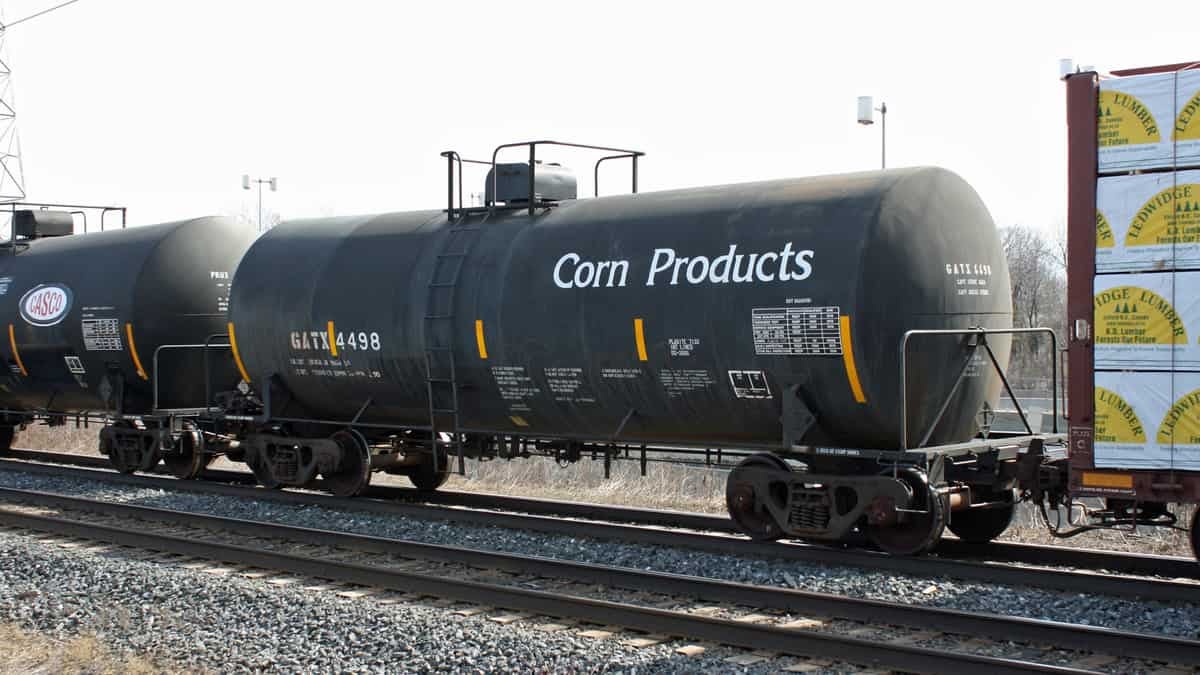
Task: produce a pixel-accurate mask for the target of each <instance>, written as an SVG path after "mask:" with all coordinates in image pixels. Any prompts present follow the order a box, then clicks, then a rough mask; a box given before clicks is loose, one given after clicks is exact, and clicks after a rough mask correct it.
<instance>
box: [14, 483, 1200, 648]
mask: <svg viewBox="0 0 1200 675" xmlns="http://www.w3.org/2000/svg"><path fill="white" fill-rule="evenodd" d="M0 486H4V487H13V488H21V489H30V490H49V491H54V492H60V493H64V494H72V495H77V496H80V497H86V498H91V499H103V500H110V501H121V502H131V503H136V504H141V505H147V506H155V507H159V508H166V509H178V510H186V511H193V512H197V513H207V514H213V515H221V516H227V517H234V518H249V519H255V520H264V521H271V522H278V523H286V524H290V525H298V526H303V527H317V528H324V529H331V530H337V531H342V532H355V533H362V534H370V535H374V536H383V537H392V538H398V539H412V540H416V541H423V542H430V543H439V544H448V545H457V546H470V547H474V548H480V549H486V550H496V551H505V552H511V553H516V554H526V555H528V554H536V555H541V556H548V557H554V558H560V559H569V560H577V561H583V562H596V563H604V564H610V565H618V566H623V567H632V568H639V569H649V570H659V571H666V572H674V573H678V574H691V575H697V576H707V577H713V578H719V579H726V580H731V581H740V582H746V583H754V584H765V585H777V586H784V587H796V588H801V589H804V590H809V591H817V592H825V593H837V594H843V595H850V596H856V597H866V598H873V599H880V600H890V601H897V602H907V603H912V604H920V605H930V606H937V607H945V608H952V609H959V610H965V611H971V612H987V613H997V614H1008V615H1013V616H1025V617H1031V618H1036V619H1046V620H1052V621H1062V622H1070V623H1082V624H1086V625H1094V626H1106V627H1111V628H1114V629H1119V630H1133V631H1139V632H1146V633H1163V634H1168V635H1176V636H1181V637H1188V638H1198V637H1200V606H1198V605H1196V604H1191V603H1177V604H1176V603H1172V604H1166V603H1161V602H1138V601H1133V600H1126V599H1120V598H1113V597H1108V596H1090V595H1083V594H1071V593H1061V592H1055V591H1046V590H1039V589H1019V590H1014V589H1012V588H1009V587H1005V586H999V585H990V584H982V583H977V582H966V581H958V580H952V579H937V578H935V579H931V578H928V577H913V576H902V575H892V574H888V573H883V572H875V571H871V570H864V569H858V568H839V567H823V566H818V565H809V564H805V563H800V562H795V561H782V560H777V559H762V558H755V557H740V556H722V555H716V554H709V553H703V552H697V551H689V550H682V549H678V550H677V549H670V548H663V547H653V546H646V545H640V544H622V543H615V542H605V541H596V540H591V539H586V538H582V537H567V536H558V535H549V534H542V533H536V532H529V531H523V530H508V529H503V528H494V527H477V526H469V525H460V524H451V523H444V522H439V521H433V520H430V521H421V520H412V519H399V518H388V517H384V516H376V515H370V514H362V513H353V512H346V511H339V510H334V509H328V508H323V507H311V506H309V507H301V506H291V505H284V504H275V503H270V502H260V501H250V500H229V499H222V498H219V497H211V496H205V495H196V494H188V493H184V492H168V491H163V490H157V489H140V488H130V487H118V486H111V485H104V484H101V483H96V482H93V481H81V480H76V479H69V478H49V477H40V476H29V475H23V474H20V473H16V472H7V471H0Z"/></svg>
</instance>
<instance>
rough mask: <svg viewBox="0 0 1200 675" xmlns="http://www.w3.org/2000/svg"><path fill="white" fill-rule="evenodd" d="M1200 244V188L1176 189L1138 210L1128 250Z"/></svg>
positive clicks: (1166, 192)
mask: <svg viewBox="0 0 1200 675" xmlns="http://www.w3.org/2000/svg"><path fill="white" fill-rule="evenodd" d="M1196 242H1200V185H1197V184H1195V183H1184V184H1183V185H1173V186H1171V187H1169V188H1167V189H1165V190H1163V191H1161V192H1159V193H1158V194H1156V195H1154V196H1153V197H1151V198H1150V199H1149V200H1148V201H1147V202H1146V203H1145V204H1143V205H1142V208H1140V209H1138V212H1137V215H1135V216H1134V217H1133V222H1131V223H1130V224H1129V232H1128V234H1126V235H1125V245H1126V246H1153V245H1155V244H1195V243H1196Z"/></svg>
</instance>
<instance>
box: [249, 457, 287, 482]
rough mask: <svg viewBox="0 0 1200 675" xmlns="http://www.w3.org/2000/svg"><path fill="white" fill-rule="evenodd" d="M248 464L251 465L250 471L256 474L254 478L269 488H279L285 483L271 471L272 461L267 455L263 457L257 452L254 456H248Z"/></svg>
mask: <svg viewBox="0 0 1200 675" xmlns="http://www.w3.org/2000/svg"><path fill="white" fill-rule="evenodd" d="M246 464H247V465H248V466H249V467H250V473H252V474H254V480H256V481H258V484H259V485H261V486H263V487H265V488H267V489H268V490H278V489H280V488H282V487H283V483H281V482H279V479H278V478H276V477H275V474H274V472H272V471H271V464H270V461H269V460H268V459H267V458H266V457H261V456H259V455H258V454H257V453H256V454H255V455H254V456H253V457H247V458H246Z"/></svg>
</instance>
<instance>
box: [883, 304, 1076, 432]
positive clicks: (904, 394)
mask: <svg viewBox="0 0 1200 675" xmlns="http://www.w3.org/2000/svg"><path fill="white" fill-rule="evenodd" d="M1025 333H1048V334H1049V335H1050V373H1051V375H1050V391H1051V392H1053V393H1052V394H1051V400H1052V401H1053V403H1052V406H1053V415H1054V426H1053V433H1058V335H1057V334H1055V332H1054V330H1053V329H1051V328H982V327H974V328H965V329H954V328H943V329H915V330H910V331H906V332H905V333H904V337H903V338H902V339H901V340H900V449H901V450H908V341H909V339H910V338H912V337H913V336H916V335H963V336H975V337H979V338H981V340H980V343H981V344H982V345H983V346H984V348H985V349H986V350H987V353H988V356H989V357H990V358H991V361H992V366H993V367H994V368H995V369H996V372H997V374H999V375H1000V381H1001V382H1003V383H1004V389H1005V391H1006V392H1008V396H1009V398H1011V399H1012V401H1013V405H1015V406H1017V414H1018V415H1020V416H1021V421H1022V422H1023V423H1024V424H1025V429H1026V430H1027V431H1029V432H1030V433H1033V429H1032V428H1031V427H1030V426H1029V421H1028V420H1026V419H1025V413H1024V412H1023V411H1022V410H1021V404H1020V402H1018V401H1017V397H1016V395H1014V394H1013V390H1012V387H1010V386H1009V384H1008V378H1006V377H1005V376H1004V372H1003V370H1002V369H1001V368H1000V364H999V363H998V362H997V361H996V357H995V355H994V354H992V348H991V347H989V346H988V344H987V336H988V335H1017V334H1025ZM969 363H970V360H969V359H968V361H967V364H969ZM965 373H966V368H965V367H964V368H963V370H962V371H960V372H959V375H958V380H957V381H955V383H954V388H953V389H951V391H950V395H949V396H948V397H947V399H946V401H945V402H944V403H943V404H942V407H941V409H940V410H939V412H938V416H937V419H935V420H934V424H933V426H932V427H931V428H930V429H929V432H928V433H926V435H925V438H924V439H922V441H921V443H920V445H918V446H917V447H921V446H923V445H925V442H926V441H928V439H929V437H930V436H931V435H932V434H933V431H934V429H935V428H936V427H937V423H938V422H940V421H941V418H942V415H944V414H945V411H946V408H947V406H948V405H949V403H950V399H951V398H952V397H953V395H954V393H955V392H956V391H957V390H958V385H959V384H960V383H961V382H962V378H963V376H964V375H965Z"/></svg>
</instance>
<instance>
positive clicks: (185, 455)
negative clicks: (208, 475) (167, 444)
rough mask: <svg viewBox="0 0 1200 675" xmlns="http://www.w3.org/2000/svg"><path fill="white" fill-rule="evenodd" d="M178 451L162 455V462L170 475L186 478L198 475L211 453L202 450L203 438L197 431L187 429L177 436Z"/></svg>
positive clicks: (210, 458) (208, 460)
mask: <svg viewBox="0 0 1200 675" xmlns="http://www.w3.org/2000/svg"><path fill="white" fill-rule="evenodd" d="M177 442H178V443H179V448H178V452H174V453H168V454H164V455H163V464H165V465H166V466H167V470H168V471H170V472H171V475H172V476H175V477H176V478H181V479H184V480H188V479H191V478H195V477H196V476H199V475H200V472H201V471H204V469H205V467H207V466H208V463H209V462H211V461H212V455H209V454H206V453H205V452H204V440H203V437H202V436H201V435H200V432H199V431H196V430H195V429H187V430H185V431H184V432H183V434H181V435H180V436H179V440H178V441H177Z"/></svg>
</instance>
